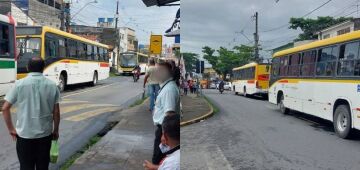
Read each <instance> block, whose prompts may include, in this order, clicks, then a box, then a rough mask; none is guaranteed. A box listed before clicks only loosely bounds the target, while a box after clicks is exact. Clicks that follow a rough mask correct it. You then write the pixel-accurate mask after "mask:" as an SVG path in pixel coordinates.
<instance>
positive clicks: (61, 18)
mask: <svg viewBox="0 0 360 170" xmlns="http://www.w3.org/2000/svg"><path fill="white" fill-rule="evenodd" d="M60 21H61V24H60V30H61V31H65V3H64V2H63V3H62V4H61V11H60Z"/></svg>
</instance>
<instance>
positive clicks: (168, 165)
mask: <svg viewBox="0 0 360 170" xmlns="http://www.w3.org/2000/svg"><path fill="white" fill-rule="evenodd" d="M162 131H163V133H162V136H161V144H160V145H159V147H160V149H161V151H162V152H163V153H164V154H165V155H166V157H165V158H164V159H163V160H162V161H161V162H160V165H154V164H152V163H150V162H149V161H145V163H144V164H143V166H144V167H145V169H147V170H170V169H171V170H179V169H180V115H179V114H176V113H175V112H168V115H167V116H166V117H165V118H164V121H163V125H162Z"/></svg>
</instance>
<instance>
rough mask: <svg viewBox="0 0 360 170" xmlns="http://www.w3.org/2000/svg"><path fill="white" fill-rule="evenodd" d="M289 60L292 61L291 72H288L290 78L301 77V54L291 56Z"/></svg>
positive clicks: (290, 62)
mask: <svg viewBox="0 0 360 170" xmlns="http://www.w3.org/2000/svg"><path fill="white" fill-rule="evenodd" d="M289 59H290V60H289V72H288V75H289V76H294V77H297V76H299V72H300V68H299V63H300V53H297V54H292V55H290V56H289Z"/></svg>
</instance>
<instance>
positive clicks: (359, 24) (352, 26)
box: [316, 18, 360, 40]
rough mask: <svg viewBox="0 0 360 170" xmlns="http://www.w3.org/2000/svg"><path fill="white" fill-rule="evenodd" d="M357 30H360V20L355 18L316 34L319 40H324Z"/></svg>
mask: <svg viewBox="0 0 360 170" xmlns="http://www.w3.org/2000/svg"><path fill="white" fill-rule="evenodd" d="M357 30H360V18H354V19H351V20H348V21H345V22H342V23H340V24H337V25H333V26H331V27H328V28H326V29H323V30H321V31H319V32H317V33H316V34H317V35H318V39H319V40H322V39H327V38H330V37H335V36H338V35H342V34H346V33H349V32H352V31H357Z"/></svg>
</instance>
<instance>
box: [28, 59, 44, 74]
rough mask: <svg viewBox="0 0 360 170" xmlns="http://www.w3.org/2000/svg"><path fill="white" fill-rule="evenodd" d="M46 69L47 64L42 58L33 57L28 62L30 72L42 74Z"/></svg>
mask: <svg viewBox="0 0 360 170" xmlns="http://www.w3.org/2000/svg"><path fill="white" fill-rule="evenodd" d="M44 68H45V62H44V60H43V59H41V58H40V57H33V58H31V59H30V60H29V62H28V71H29V72H38V73H42V72H43V71H44Z"/></svg>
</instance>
